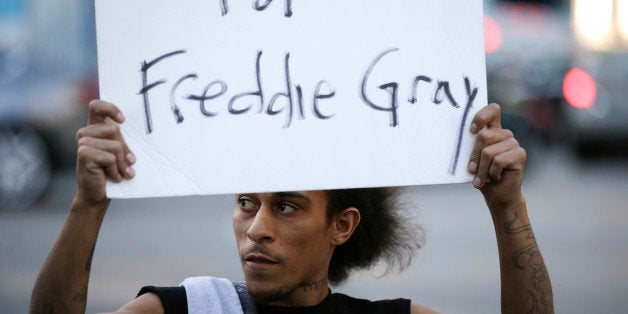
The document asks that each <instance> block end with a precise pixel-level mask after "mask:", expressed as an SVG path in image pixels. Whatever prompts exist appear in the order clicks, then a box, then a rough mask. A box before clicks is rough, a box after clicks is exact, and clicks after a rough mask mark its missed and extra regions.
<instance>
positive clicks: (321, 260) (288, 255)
mask: <svg viewBox="0 0 628 314" xmlns="http://www.w3.org/2000/svg"><path fill="white" fill-rule="evenodd" d="M326 212H327V194H326V193H325V192H324V191H306V192H282V193H260V194H239V195H237V199H236V208H235V211H234V214H233V230H234V232H235V236H236V240H237V242H238V251H239V254H240V262H241V263H242V269H243V271H244V276H245V279H246V283H247V287H248V290H249V292H250V293H251V295H252V296H253V297H254V298H255V299H256V300H257V301H262V302H267V303H276V304H278V305H290V304H289V303H290V302H291V300H294V298H295V297H298V296H297V295H298V294H299V293H302V292H303V291H307V289H308V288H309V289H312V287H319V288H320V287H324V289H325V291H326V290H327V270H328V267H329V261H330V259H331V255H332V253H333V247H334V246H333V245H332V235H333V228H332V227H331V224H329V223H328V221H327V216H326ZM321 280H323V282H324V284H315V285H313V284H314V283H318V282H320V281H321ZM302 290H303V291H302Z"/></svg>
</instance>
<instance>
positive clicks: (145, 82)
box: [139, 50, 186, 134]
mask: <svg viewBox="0 0 628 314" xmlns="http://www.w3.org/2000/svg"><path fill="white" fill-rule="evenodd" d="M185 52H186V51H185V50H177V51H173V52H170V53H167V54H165V55H163V56H161V57H158V58H156V59H153V60H152V61H150V62H146V61H144V62H142V67H141V72H142V89H140V92H139V94H140V95H142V96H143V99H144V112H145V114H146V133H147V134H150V133H152V132H153V120H152V117H151V114H150V103H149V101H148V91H149V90H151V89H153V88H155V87H156V86H158V85H161V84H163V83H165V82H166V80H159V81H156V82H153V83H151V84H148V69H150V68H151V67H152V66H153V65H155V64H157V63H158V62H160V61H162V60H164V59H166V58H169V57H172V56H175V55H178V54H182V53H185Z"/></svg>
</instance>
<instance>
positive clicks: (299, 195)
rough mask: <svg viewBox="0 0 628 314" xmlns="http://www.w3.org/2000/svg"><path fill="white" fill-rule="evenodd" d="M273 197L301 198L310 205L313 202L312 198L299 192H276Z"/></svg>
mask: <svg viewBox="0 0 628 314" xmlns="http://www.w3.org/2000/svg"><path fill="white" fill-rule="evenodd" d="M272 195H273V196H274V197H286V198H299V199H302V200H304V201H307V202H310V203H311V202H312V199H311V198H309V197H308V196H307V195H305V194H303V193H299V192H274V193H272Z"/></svg>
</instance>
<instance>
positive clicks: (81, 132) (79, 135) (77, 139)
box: [76, 128, 85, 142]
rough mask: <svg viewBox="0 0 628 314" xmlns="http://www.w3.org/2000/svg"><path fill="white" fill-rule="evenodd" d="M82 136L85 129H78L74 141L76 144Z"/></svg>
mask: <svg viewBox="0 0 628 314" xmlns="http://www.w3.org/2000/svg"><path fill="white" fill-rule="evenodd" d="M84 136H85V128H80V129H79V130H78V131H76V141H77V142H78V141H79V140H80V139H81V138H82V137H84Z"/></svg>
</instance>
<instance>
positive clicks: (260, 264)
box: [244, 253, 279, 270]
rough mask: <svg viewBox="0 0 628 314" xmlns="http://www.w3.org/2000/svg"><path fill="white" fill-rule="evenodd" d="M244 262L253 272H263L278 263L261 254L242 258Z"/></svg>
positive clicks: (252, 254) (251, 254)
mask: <svg viewBox="0 0 628 314" xmlns="http://www.w3.org/2000/svg"><path fill="white" fill-rule="evenodd" d="M244 262H245V263H246V265H248V266H249V267H250V268H252V269H255V270H265V269H268V268H271V267H273V266H275V265H278V264H279V262H278V261H276V260H274V259H272V258H270V257H268V256H266V255H263V254H256V253H250V254H247V255H246V256H245V257H244Z"/></svg>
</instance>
